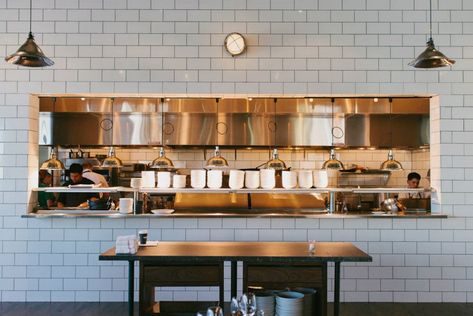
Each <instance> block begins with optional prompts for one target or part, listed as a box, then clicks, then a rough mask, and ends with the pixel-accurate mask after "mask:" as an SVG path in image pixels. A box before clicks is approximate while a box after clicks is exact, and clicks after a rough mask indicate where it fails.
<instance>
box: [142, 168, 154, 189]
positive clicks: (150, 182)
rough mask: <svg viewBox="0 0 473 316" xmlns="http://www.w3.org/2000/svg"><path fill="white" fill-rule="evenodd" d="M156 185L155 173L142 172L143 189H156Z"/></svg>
mask: <svg viewBox="0 0 473 316" xmlns="http://www.w3.org/2000/svg"><path fill="white" fill-rule="evenodd" d="M155 184H156V178H155V172H154V171H141V187H143V188H154V187H155Z"/></svg>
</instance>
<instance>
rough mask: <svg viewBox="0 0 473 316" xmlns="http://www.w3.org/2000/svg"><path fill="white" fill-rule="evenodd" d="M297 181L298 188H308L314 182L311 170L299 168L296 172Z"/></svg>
mask: <svg viewBox="0 0 473 316" xmlns="http://www.w3.org/2000/svg"><path fill="white" fill-rule="evenodd" d="M297 181H298V183H299V187H300V188H303V189H310V188H311V187H312V185H313V184H314V180H313V176H312V170H299V171H298V172H297Z"/></svg>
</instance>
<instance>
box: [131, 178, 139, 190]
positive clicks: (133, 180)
mask: <svg viewBox="0 0 473 316" xmlns="http://www.w3.org/2000/svg"><path fill="white" fill-rule="evenodd" d="M130 187H131V188H133V189H137V188H139V187H141V178H131V179H130Z"/></svg>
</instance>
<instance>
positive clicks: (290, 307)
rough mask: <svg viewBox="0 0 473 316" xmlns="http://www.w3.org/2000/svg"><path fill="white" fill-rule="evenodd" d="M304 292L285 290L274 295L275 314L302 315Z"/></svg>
mask: <svg viewBox="0 0 473 316" xmlns="http://www.w3.org/2000/svg"><path fill="white" fill-rule="evenodd" d="M303 314H304V294H302V293H299V292H292V291H285V292H279V293H278V294H277V295H276V316H303Z"/></svg>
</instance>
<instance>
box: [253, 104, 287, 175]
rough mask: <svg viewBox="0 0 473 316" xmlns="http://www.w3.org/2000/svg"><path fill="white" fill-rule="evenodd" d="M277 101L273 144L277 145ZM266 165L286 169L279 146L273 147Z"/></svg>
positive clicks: (275, 168)
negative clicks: (280, 155) (280, 157)
mask: <svg viewBox="0 0 473 316" xmlns="http://www.w3.org/2000/svg"><path fill="white" fill-rule="evenodd" d="M250 101H251V100H250ZM276 103H277V99H274V138H273V144H274V146H276V129H277V126H276V114H277V112H276ZM264 167H265V168H266V169H274V170H285V169H286V163H285V162H284V161H283V160H281V159H279V153H278V149H277V148H273V151H272V153H271V159H269V160H268V161H267V162H266V163H265V164H264Z"/></svg>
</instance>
